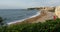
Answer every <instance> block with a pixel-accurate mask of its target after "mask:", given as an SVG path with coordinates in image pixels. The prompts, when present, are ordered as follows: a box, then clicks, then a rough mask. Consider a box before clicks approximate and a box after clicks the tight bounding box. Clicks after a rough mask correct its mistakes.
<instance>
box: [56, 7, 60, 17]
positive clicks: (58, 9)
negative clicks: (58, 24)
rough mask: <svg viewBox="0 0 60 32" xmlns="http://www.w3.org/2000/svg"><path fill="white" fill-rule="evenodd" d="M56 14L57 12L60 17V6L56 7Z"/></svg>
mask: <svg viewBox="0 0 60 32" xmlns="http://www.w3.org/2000/svg"><path fill="white" fill-rule="evenodd" d="M55 14H56V16H58V18H60V6H57V7H56V9H55Z"/></svg>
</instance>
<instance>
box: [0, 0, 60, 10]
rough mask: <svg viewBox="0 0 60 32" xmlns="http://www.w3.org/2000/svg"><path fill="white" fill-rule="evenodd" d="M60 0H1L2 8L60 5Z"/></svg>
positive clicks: (0, 7)
mask: <svg viewBox="0 0 60 32" xmlns="http://www.w3.org/2000/svg"><path fill="white" fill-rule="evenodd" d="M59 5H60V0H0V9H21V8H29V7H41V6H59Z"/></svg>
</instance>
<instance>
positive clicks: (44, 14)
mask: <svg viewBox="0 0 60 32" xmlns="http://www.w3.org/2000/svg"><path fill="white" fill-rule="evenodd" d="M39 13H40V14H39ZM39 13H38V14H37V15H34V16H32V17H30V18H27V19H23V20H18V21H15V22H11V23H8V25H10V24H21V23H23V24H24V23H38V22H45V21H46V20H49V19H53V16H54V15H55V14H54V12H49V11H44V10H43V11H41V12H39Z"/></svg>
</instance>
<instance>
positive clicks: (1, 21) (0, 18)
mask: <svg viewBox="0 0 60 32" xmlns="http://www.w3.org/2000/svg"><path fill="white" fill-rule="evenodd" d="M0 25H3V19H2V17H0Z"/></svg>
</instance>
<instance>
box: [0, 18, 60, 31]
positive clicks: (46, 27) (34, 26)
mask: <svg viewBox="0 0 60 32" xmlns="http://www.w3.org/2000/svg"><path fill="white" fill-rule="evenodd" d="M0 32H60V19H56V20H47V21H46V22H44V23H40V22H39V23H26V24H18V25H11V26H5V27H0Z"/></svg>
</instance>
